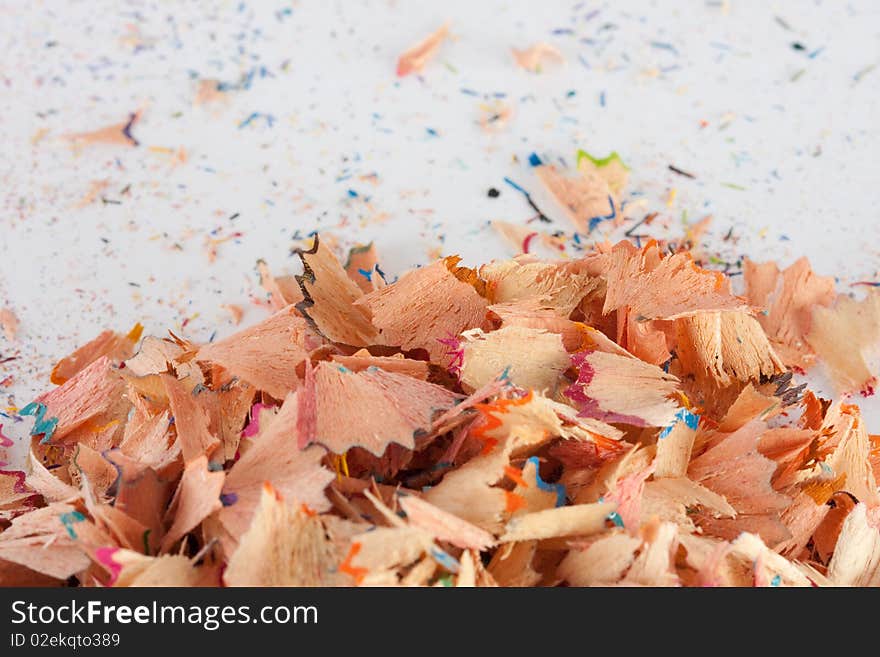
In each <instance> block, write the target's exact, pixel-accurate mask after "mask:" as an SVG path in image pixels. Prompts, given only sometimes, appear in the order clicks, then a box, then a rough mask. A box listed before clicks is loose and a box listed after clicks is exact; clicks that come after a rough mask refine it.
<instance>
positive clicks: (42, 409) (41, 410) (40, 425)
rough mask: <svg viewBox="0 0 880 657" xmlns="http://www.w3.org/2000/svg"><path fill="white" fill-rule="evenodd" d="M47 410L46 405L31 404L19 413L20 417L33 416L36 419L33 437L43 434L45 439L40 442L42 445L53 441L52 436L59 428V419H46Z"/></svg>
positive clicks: (32, 432)
mask: <svg viewBox="0 0 880 657" xmlns="http://www.w3.org/2000/svg"><path fill="white" fill-rule="evenodd" d="M46 410H47V409H46V405H45V404H41V403H40V402H31V403H30V404H28V405H27V406H25V407H24V408H23V409H21V410H20V411H19V412H18V414H19V415H33V416H34V417H35V418H36V422H34V428H33V429H31V435H32V436H36V435H37V434H38V433H41V434H43V439H42V440H41V441H40V444H43V445H45V444H47V443H48V442H49V441H50V440H52V434H54V433H55V428H56V427H57V426H58V418H57V417H51V418H48V419H46Z"/></svg>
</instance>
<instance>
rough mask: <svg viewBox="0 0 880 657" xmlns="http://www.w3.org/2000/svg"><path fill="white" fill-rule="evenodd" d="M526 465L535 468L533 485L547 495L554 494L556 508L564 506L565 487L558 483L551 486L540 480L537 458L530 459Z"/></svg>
mask: <svg viewBox="0 0 880 657" xmlns="http://www.w3.org/2000/svg"><path fill="white" fill-rule="evenodd" d="M526 463H531V464H532V465H534V466H535V484H536V485H537V486H538V488H539V489H540V490H542V491H545V492H547V493H556V506H557V507H559V506H565V486H564V485H563V484H560V483H556V484H551V483H548V482H546V481H544V480H543V479H541V470H540V462H539V461H538V457H537V456H533V457H531V458H530V459H529V460H527V461H526Z"/></svg>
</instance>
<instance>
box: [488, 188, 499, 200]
mask: <svg viewBox="0 0 880 657" xmlns="http://www.w3.org/2000/svg"><path fill="white" fill-rule="evenodd" d="M487 194H488V195H489V198H498V197H499V196H501V192H499V191H498V190H497V189H495V188H494V187H490V188H489V191H488V192H487Z"/></svg>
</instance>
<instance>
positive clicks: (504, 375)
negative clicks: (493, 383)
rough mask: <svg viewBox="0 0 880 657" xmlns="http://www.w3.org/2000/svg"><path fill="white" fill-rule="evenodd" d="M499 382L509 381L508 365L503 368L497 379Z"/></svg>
mask: <svg viewBox="0 0 880 657" xmlns="http://www.w3.org/2000/svg"><path fill="white" fill-rule="evenodd" d="M498 378H499V379H500V380H501V381H510V365H508V366H507V367H505V368H504V371H503V372H502V373H501V376H499V377H498Z"/></svg>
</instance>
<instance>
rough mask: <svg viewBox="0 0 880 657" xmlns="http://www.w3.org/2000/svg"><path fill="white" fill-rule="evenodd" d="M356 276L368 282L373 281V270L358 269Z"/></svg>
mask: <svg viewBox="0 0 880 657" xmlns="http://www.w3.org/2000/svg"><path fill="white" fill-rule="evenodd" d="M358 274H360V275H361V276H363V277H364V278H366V279H367V280H368V281H372V280H373V270H372V269H361V268H360V267H358Z"/></svg>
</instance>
